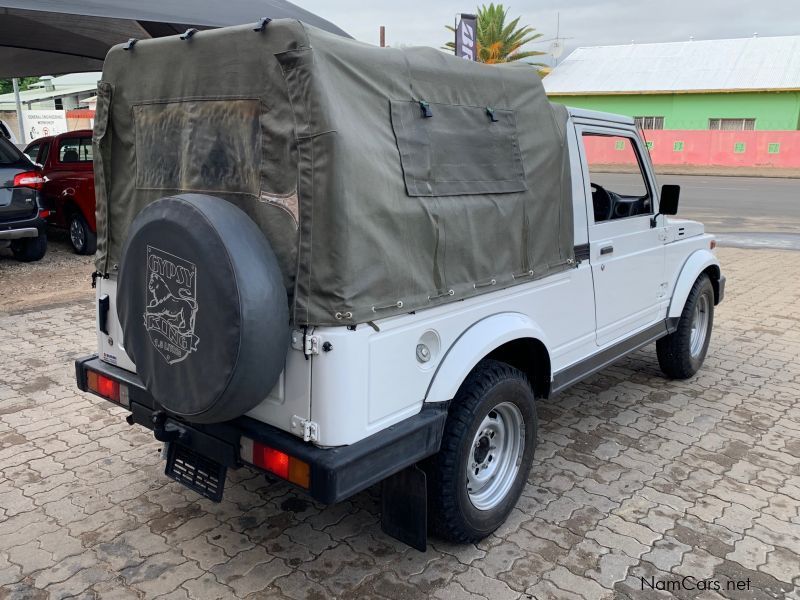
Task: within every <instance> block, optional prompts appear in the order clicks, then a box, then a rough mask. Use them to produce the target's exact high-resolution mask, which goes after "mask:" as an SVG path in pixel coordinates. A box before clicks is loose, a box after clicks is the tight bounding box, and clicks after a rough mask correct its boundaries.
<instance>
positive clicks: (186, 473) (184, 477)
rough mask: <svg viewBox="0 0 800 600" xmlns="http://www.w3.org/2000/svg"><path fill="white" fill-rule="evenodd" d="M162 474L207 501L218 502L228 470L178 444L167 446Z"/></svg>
mask: <svg viewBox="0 0 800 600" xmlns="http://www.w3.org/2000/svg"><path fill="white" fill-rule="evenodd" d="M167 446H168V450H167V467H166V469H164V474H165V475H167V476H168V477H171V478H172V479H174V480H175V481H177V482H179V483H182V484H183V485H185V486H186V487H187V488H189V489H190V490H194V491H195V492H197V493H198V494H200V495H201V496H205V497H206V498H208V499H209V500H213V501H214V502H219V501H220V500H222V493H223V491H224V489H225V476H226V475H227V473H228V468H227V467H226V466H224V465H221V464H219V463H218V462H216V461H214V460H212V459H210V458H208V457H206V456H203V455H202V454H198V453H197V452H195V451H194V450H192V449H191V448H187V447H186V446H183V445H182V444H180V443H178V442H170V443H169V444H167Z"/></svg>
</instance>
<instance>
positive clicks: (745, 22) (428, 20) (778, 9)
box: [294, 0, 800, 58]
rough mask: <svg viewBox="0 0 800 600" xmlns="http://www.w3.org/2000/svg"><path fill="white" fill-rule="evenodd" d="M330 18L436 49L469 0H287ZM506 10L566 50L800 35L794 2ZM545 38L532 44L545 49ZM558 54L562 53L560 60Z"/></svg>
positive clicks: (542, 5) (581, 4) (618, 3)
mask: <svg viewBox="0 0 800 600" xmlns="http://www.w3.org/2000/svg"><path fill="white" fill-rule="evenodd" d="M294 1H295V3H296V4H299V5H300V6H302V7H303V8H306V9H308V10H310V11H312V12H315V13H317V14H319V15H320V16H322V17H325V18H326V19H328V20H330V21H333V22H334V23H336V24H337V25H339V26H340V27H342V28H343V29H344V30H345V31H347V32H348V33H349V34H350V35H352V36H353V37H355V38H356V39H359V40H362V41H365V42H370V43H373V44H377V43H378V27H379V26H380V25H386V30H387V33H386V41H387V43H388V44H389V45H395V46H397V45H401V44H406V45H414V46H419V45H426V46H437V47H438V46H440V45H442V43H444V42H445V41H447V40H448V39H450V38H449V35H450V34H449V33H448V32H447V31H445V29H444V26H445V25H446V24H448V23H450V24H452V23H453V18H454V16H455V14H456V13H460V12H474V10H475V6H474V5H473V1H474V0H472V1H471V0H465V1H461V2H457V1H453V0H427V1H423V0H402V1H399V2H398V1H390V0H371V1H368V2H364V1H363V0H334V1H332V0H294ZM504 4H505V6H506V7H507V8H510V14H511V15H514V16H520V17H522V18H521V20H520V22H521V23H525V24H529V25H531V26H533V27H535V28H536V29H537V30H538V31H539V32H541V33H542V34H544V35H543V39H548V38H553V37H555V35H556V15H557V13H560V14H561V31H560V35H561V36H562V37H564V38H569V39H565V40H564V42H563V43H564V46H565V48H566V52H565V54H564V56H566V54H568V53H569V52H570V50H573V49H574V48H576V47H578V46H595V45H601V44H628V43H630V42H631V40H633V41H634V42H636V43H645V42H663V41H684V40H688V39H689V37H690V36H691V37H694V38H695V39H698V40H699V39H720V38H732V37H750V36H752V35H753V33H758V34H759V35H760V36H773V35H800V1H798V0H755V1H751V0H747V1H742V0H538V1H532V0H510V1H506V2H504ZM549 45H550V44H549V43H543V44H537V45H532V46H531V47H532V49H536V50H547V49H548V46H549ZM562 58H563V57H562Z"/></svg>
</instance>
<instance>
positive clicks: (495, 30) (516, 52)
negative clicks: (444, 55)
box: [444, 3, 545, 66]
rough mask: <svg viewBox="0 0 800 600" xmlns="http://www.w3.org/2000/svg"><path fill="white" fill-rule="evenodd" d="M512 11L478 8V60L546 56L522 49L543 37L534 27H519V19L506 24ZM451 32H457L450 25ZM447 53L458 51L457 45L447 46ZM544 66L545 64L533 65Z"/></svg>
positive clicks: (492, 6) (496, 6) (492, 61)
mask: <svg viewBox="0 0 800 600" xmlns="http://www.w3.org/2000/svg"><path fill="white" fill-rule="evenodd" d="M507 18H508V9H506V8H503V5H502V4H494V3H492V4H489V6H486V5H485V4H484V5H483V6H480V7H478V36H477V37H478V40H477V42H478V60H479V61H480V62H484V63H488V64H495V63H504V62H512V61H516V60H524V59H526V58H531V57H533V56H542V55H543V54H545V53H544V52H538V51H536V50H526V51H523V50H522V47H523V46H524V45H525V44H528V43H530V42H532V41H534V40H536V39H538V38H540V37H542V34H541V33H536V30H535V29H534V28H533V27H530V26H528V25H525V26H523V27H519V17H517V18H516V19H514V20H512V21H511V22H509V23H506V19H507ZM446 27H447V29H449V30H450V31H452V32H453V33H455V28H454V27H452V26H450V25H447V26H446ZM444 48H445V49H447V50H452V51H453V52H455V49H456V44H455V42H447V43H446V44H445V45H444ZM532 64H534V65H536V66H544V65H543V64H541V63H532Z"/></svg>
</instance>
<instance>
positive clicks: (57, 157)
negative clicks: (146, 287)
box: [23, 129, 97, 254]
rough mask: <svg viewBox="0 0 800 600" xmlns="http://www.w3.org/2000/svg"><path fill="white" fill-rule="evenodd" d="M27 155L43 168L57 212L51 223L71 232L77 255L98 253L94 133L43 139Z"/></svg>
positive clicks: (48, 196) (47, 191)
mask: <svg viewBox="0 0 800 600" xmlns="http://www.w3.org/2000/svg"><path fill="white" fill-rule="evenodd" d="M23 152H24V153H25V154H26V155H27V156H28V158H30V159H31V160H32V161H33V162H35V163H38V164H40V165H41V166H42V174H43V176H44V185H43V188H42V191H43V194H44V198H45V201H47V202H48V203H49V205H50V206H51V207H52V208H53V209H54V211H55V213H54V214H52V215H51V216H50V218H49V219H48V221H49V222H50V223H51V224H53V225H56V226H60V227H66V228H67V229H68V231H69V241H70V242H71V243H72V247H73V248H74V249H75V252H77V253H78V254H94V252H95V249H96V247H97V227H96V224H95V219H94V170H93V167H92V132H91V130H89V129H82V130H79V131H70V132H69V133H62V134H61V135H57V136H51V137H43V138H39V139H37V140H34V141H32V142H31V143H30V144H28V146H27V147H26V148H25V150H23Z"/></svg>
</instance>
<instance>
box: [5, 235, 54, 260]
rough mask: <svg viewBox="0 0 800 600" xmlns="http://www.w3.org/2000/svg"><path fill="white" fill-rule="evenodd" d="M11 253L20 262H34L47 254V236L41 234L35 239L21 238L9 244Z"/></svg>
mask: <svg viewBox="0 0 800 600" xmlns="http://www.w3.org/2000/svg"><path fill="white" fill-rule="evenodd" d="M11 252H13V253H14V258H16V259H17V260H18V261H20V262H36V261H37V260H41V259H42V258H44V255H45V254H47V234H45V233H41V234H39V235H38V236H37V237H33V238H23V239H21V240H14V241H13V242H11Z"/></svg>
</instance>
